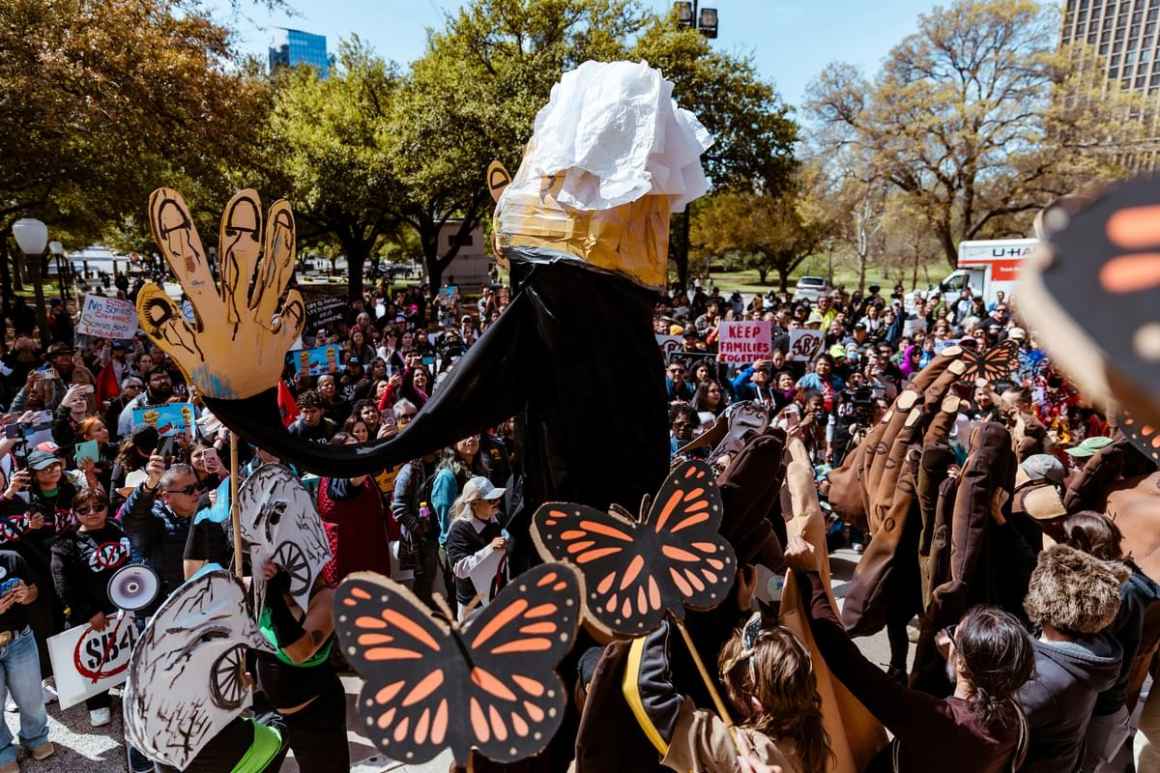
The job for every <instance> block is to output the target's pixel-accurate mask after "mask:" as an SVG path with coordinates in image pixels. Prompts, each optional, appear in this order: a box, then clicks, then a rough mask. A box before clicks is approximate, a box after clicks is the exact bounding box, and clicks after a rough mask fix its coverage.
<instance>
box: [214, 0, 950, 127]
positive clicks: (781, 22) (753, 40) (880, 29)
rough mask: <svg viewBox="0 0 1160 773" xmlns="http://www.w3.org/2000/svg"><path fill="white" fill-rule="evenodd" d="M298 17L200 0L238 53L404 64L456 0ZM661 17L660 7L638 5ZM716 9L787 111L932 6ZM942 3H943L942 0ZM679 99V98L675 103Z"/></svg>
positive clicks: (830, 1)
mask: <svg viewBox="0 0 1160 773" xmlns="http://www.w3.org/2000/svg"><path fill="white" fill-rule="evenodd" d="M289 1H290V4H291V6H292V7H293V8H294V9H295V10H296V11H297V13H298V15H297V17H293V18H292V17H288V16H287V15H286V14H284V13H275V14H271V13H269V12H267V11H266V10H265V9H264V8H261V7H258V5H257V4H254V3H251V2H249V1H248V0H241V8H240V10H239V11H238V12H237V13H235V12H234V11H233V10H232V9H231V6H230V3H229V0H206V5H207V7H208V8H209V9H210V10H211V11H212V12H213V13H215V14H216V16H217V18H218V20H219V21H224V22H227V23H229V24H230V25H231V26H232V27H234V28H235V29H237V31H238V46H239V48H240V49H241V50H242V51H243V52H246V53H256V54H260V55H262V56H263V57H264V56H265V52H266V46H267V44H268V43H269V41H270V38H271V35H272V28H273V27H278V26H285V27H295V28H298V29H303V30H306V31H308V32H315V33H318V34H322V35H326V36H327V38H328V41H327V43H328V45H329V46H330V48H331V49H332V50H333V49H334V48H335V47H336V44H337V42H338V40H339V39H340V38H343V37H347V36H349V35H350V34H351V33H352V32H357V33H358V34H359V35H360V36H361V37H362V38H363V39H364V40H366V41H368V42H369V43H370V44H371V45H372V46H373V47H374V48H375V50H376V51H378V52H379V53H380V54H382V55H383V56H385V57H386V58H388V59H393V60H395V61H397V62H400V63H407V62H410V61H412V60H413V59H415V58H417V57H418V56H420V55H421V54H422V53H423V47H424V44H425V42H426V30H427V29H428V28H430V27H439V26H441V23H442V20H443V18H444V15H445V14H446V13H447V12H449V11H454V10H455V9H456V8H458V7H459V6H460V5H462V3H461V2H460V1H459V0H289ZM644 2H645V3H646V4H648V5H652V6H654V7H655V8H656V9H658V10H660V9H663V8H666V7H668V5H669V3H668V2H666V1H665V0H644ZM702 4H703V5H716V6H717V8H718V12H719V15H720V20H721V21H720V24H721V36H720V37H719V38H718V39H717V41H716V43H715V45H717V46H719V47H721V48H723V49H725V50H727V51H730V52H734V53H745V54H752V55H753V56H754V58H755V59H756V62H757V65H758V68H759V70H760V72H761V73H762V75H763V76H764V77H765V78H766V79H768V80H770V81H772V82H773V83H774V84H775V85H776V86H777V89H778V91H779V92H780V93H781V95H782V96H783V97H784V98H785V100H786V101H787V102H788V103H790V104H791V105H796V104H799V103H800V101H801V99H802V96H803V94H804V93H805V89H806V86H807V84H808V83H809V82H810V81H811V80H812V79H813V78H814V77H815V76H816V75H817V73H818V72H819V71H820V70H821V69H822V68H823V67H824V66H825V65H826V64H828V63H829V62H832V61H834V60H844V61H848V62H851V63H853V64H856V65H858V66H860V67H862V68H863V69H864V70H865V71H866V72H867V73H873V72H875V71H876V70H877V69H878V65H879V63H880V62H881V61H882V58H883V57H884V56H885V55H886V53H887V52H888V51H889V50H890V48H891V47H892V46H893V45H894V44H895V43H897V42H898V41H899V40H901V39H902V37H904V36H905V35H907V34H909V33H910V32H913V31H914V30H915V27H916V22H917V17H918V14H920V13H924V12H927V11H929V10H931V9H932V8H934V7H935V6H936V5H939V4H940V3H939V2H938V0H703V2H702ZM942 4H944V5H945V4H947V0H943V2H942ZM678 98H679V96H678Z"/></svg>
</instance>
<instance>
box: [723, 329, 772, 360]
mask: <svg viewBox="0 0 1160 773" xmlns="http://www.w3.org/2000/svg"><path fill="white" fill-rule="evenodd" d="M771 352H773V323H772V322H726V321H725V320H721V322H720V324H719V325H718V326H717V359H719V360H721V362H727V363H729V364H731V365H744V364H746V363H750V362H756V361H757V360H765V359H769V356H770V353H771Z"/></svg>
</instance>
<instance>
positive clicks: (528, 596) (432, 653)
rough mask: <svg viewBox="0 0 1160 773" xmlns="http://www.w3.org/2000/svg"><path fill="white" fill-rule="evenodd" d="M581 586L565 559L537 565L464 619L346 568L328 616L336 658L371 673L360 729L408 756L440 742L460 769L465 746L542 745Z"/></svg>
mask: <svg viewBox="0 0 1160 773" xmlns="http://www.w3.org/2000/svg"><path fill="white" fill-rule="evenodd" d="M582 592H583V584H582V582H581V579H580V576H579V575H578V574H577V573H576V572H575V571H574V570H572V569H571V568H570V567H568V566H565V565H563V564H543V565H541V566H538V567H536V568H534V569H530V570H528V571H527V572H525V573H523V574H521V575H520V576H519V577H516V578H515V579H513V580H512V581H511V582H510V583H509V584H508V585H507V587H505V588H504V589H503V590H502V591H500V592H499V594H498V595H497V596H496V597H495V598H494V599H493V600H492V601H491V603H489V604H488V605H487V606H486V607H484V608H483V609H482V610H480V612H479V613H478V614H476V615H475V617H473V618H471V619H470V620H469V621H468V622H467V623H466V624H464V625H463V626H462V627H460V626H459V625H458V624H456V623H455V622H453V621H447V620H443V619H440V618H439V617H437V616H436V614H435V613H433V612H432V611H431V610H430V609H428V608H427V607H426V606H425V605H424V604H423V603H422V602H421V601H419V599H418V598H416V597H415V595H414V594H412V593H411V592H410V591H409V590H407V589H406V588H404V587H403V586H402V585H399V584H398V583H395V582H393V581H391V580H388V579H387V578H385V577H383V576H382V575H378V574H374V573H372V572H357V573H355V574H352V575H351V576H350V577H348V578H347V579H346V580H345V581H343V583H342V585H341V586H339V589H338V592H337V594H336V595H335V600H334V619H335V628H336V630H337V632H338V639H339V642H340V643H341V645H342V652H343V655H344V656H345V657H346V659H347V662H349V663H350V664H351V665H352V666H354V668H355V669H356V670H357V671H358V672H359V673H360V674H362V676H363V677H364V678H365V679H366V684H364V685H363V689H362V692H361V694H360V695H359V700H358V707H359V715H360V716H361V717H362V719H363V721H364V723H365V725H366V727H365V733H366V734H367V735H368V736H369V737H370V738H371V740H372V741H373V742H374V744H375V747H376V748H378V749H379V751H381V752H382V753H383V754H385V755H386V756H387V757H390V758H391V759H393V760H397V761H399V762H402V763H405V764H417V763H421V762H426V761H428V760H430V759H432V758H434V757H435V756H437V755H438V754H439V753H440V752H441V751H443V750H444V749H451V750H452V752H453V754H454V756H455V761H456V763H457V764H458V765H466V764H467V761H468V755H469V753H470V751H471V750H472V749H477V750H478V751H479V752H481V753H482V754H483V755H484V756H486V757H488V758H490V759H493V760H496V761H498V762H514V761H516V760H520V759H523V758H525V757H529V756H531V755H533V754H537V753H539V752H540V751H542V750H543V749H544V748H545V747H546V746H547V745H548V741H550V740H551V738H552V736H553V735H555V733H556V730H557V729H559V727H560V723H561V722H562V720H563V718H564V710H565V708H566V705H567V702H568V696H567V693H566V690H565V689H564V683H563V682H562V681H561V680H560V677H559V676H557V675H556V672H555V669H556V666H557V665H558V664H559V662H560V660H561V659H562V658H563V657H564V656H565V655H566V654H567V653H568V651H569V650H571V649H572V644H573V642H574V641H575V639H576V630H577V627H578V624H579V621H580V608H581V604H580V600H581V597H582Z"/></svg>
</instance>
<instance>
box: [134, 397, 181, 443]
mask: <svg viewBox="0 0 1160 773" xmlns="http://www.w3.org/2000/svg"><path fill="white" fill-rule="evenodd" d="M193 420H194V410H193V403H167V404H165V405H150V406H148V407H145V408H134V409H133V428H134V429H138V428H140V427H144V426H146V425H148V426H150V427H153V428H154V429H156V430H157V434H158V435H160V436H161V437H173V436H175V435H177V434H178V433H181V434H183V435H189V434H190V433H192V431H193Z"/></svg>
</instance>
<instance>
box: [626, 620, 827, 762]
mask: <svg viewBox="0 0 1160 773" xmlns="http://www.w3.org/2000/svg"><path fill="white" fill-rule="evenodd" d="M669 637H670V628H669V623H668V622H667V621H666V622H665V623H664V624H662V625H661V627H660V628H658V629H657V630H656V631H654V632H653V633H651V634H649V635H648V636H647V637H646V638H645V639H644V640H641V641H640V643H638V644H634V645H633V650H632V651H631V652H630V656H629V663H630V666H629V668H630V669H631V670H630V671H629V672H628V673H627V674H626V675H625V688H626V690H627V691H628V695H629V696H630V698H629V702H630V704H632V705H639V706H640V707H641V709H642V710H643V714H644V716H643V717H642V716H640V715H639V712H634V713H638V716H637V718H638V720H640V721H641V724H642V726H645V727H649V726H650V725H651V729H652V730H655V732H656V733H657V734H658V735H659V736H660V738H661V740H663V741H664V742H665V744H666V745H667V747H668V749H667V752H666V753H665V757H664V759H663V760H662V764H663V765H664V766H665V767H667V768H671V769H673V770H680V771H685V770H712V771H749V770H768V769H780V770H782V771H784V773H824V771H826V770H827V768H828V766H829V763H830V759H831V757H832V752H831V750H830V741H829V737H828V735H827V733H826V731H825V728H824V727H823V725H822V699H821V696H820V695H819V694H818V684H817V676H816V675H815V673H814V666H813V660H812V658H811V657H810V653H809V651H808V650H807V649H806V648H805V647H804V646H803V645H802V643H801V641H799V640H798V638H797V636H796V635H795V634H794V633H793V632H792V631H790V630H789V629H788V628H784V627H782V626H780V625H768V624H765V623H764V622H763V621H762V619H761V614H760V613H755V614H753V615H752V616H751V617H750V618H749V619H748V620H747V621H746V622H745V623H744V624H743V625H741V626H740V627H738V628H736V629H735V630H734V631H733V634H732V635H731V636H730V637H729V639H728V640H727V641H726V642H725V644H724V646H723V647H722V648H721V652H720V654H719V656H718V658H717V668H718V671H717V673H718V676H719V677H720V681H721V684H722V685H723V686H724V688H725V697H726V698H727V699H728V702H729V704H730V707H731V708H732V709H733V714H734V716H735V717H737V719H738V722H737V724H735V725H734V726H733V727H732V728H729V727H727V726H726V724H725V722H724V721H722V719H721V718H720V717H719V716H717V714H716V713H715V712H712V711H706V710H704V709H698V708H697V707H696V705H695V704H694V703H693V701H692V700H691V699H689V698H688V697H686V696H683V695H681V694H680V693H679V692H678V691H677V689H676V686H675V684H674V683H673V680H672V677H671V675H670V667H669V657H670V651H671V648H670V643H669ZM638 648H639V649H638ZM638 652H639V656H637V653H638ZM634 693H635V694H634ZM739 756H744V757H745V758H746V760H747V762H748V763H749V765H750V767H744V766H742V765H741V764H740V762H739V760H738V757H739ZM764 766H773V767H772V768H771V767H764Z"/></svg>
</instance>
